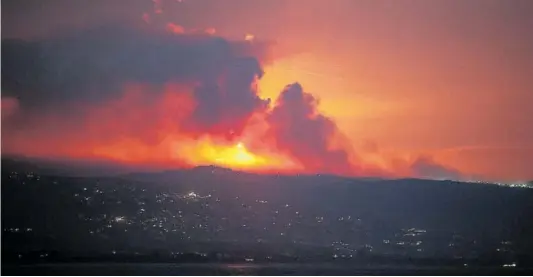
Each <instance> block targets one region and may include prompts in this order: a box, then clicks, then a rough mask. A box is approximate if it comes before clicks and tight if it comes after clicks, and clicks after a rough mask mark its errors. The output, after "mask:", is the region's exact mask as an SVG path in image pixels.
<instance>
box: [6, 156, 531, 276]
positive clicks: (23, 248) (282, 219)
mask: <svg viewBox="0 0 533 277" xmlns="http://www.w3.org/2000/svg"><path fill="white" fill-rule="evenodd" d="M1 169H2V172H1V176H2V180H1V184H2V187H1V189H2V194H1V195H2V199H1V205H2V230H1V231H2V249H1V250H2V274H5V275H22V274H23V275H35V274H38V275H48V274H50V275H205V274H208V275H238V274H243V275H246V274H251V275H323V274H328V275H497V274H505V275H521V274H526V273H531V270H529V269H530V268H531V267H532V266H533V220H531V219H532V218H533V189H531V188H526V187H519V188H513V187H504V186H498V185H490V184H473V183H461V182H456V181H431V180H417V179H404V180H383V179H368V178H366V179H365V178H363V179H361V178H359V179H354V178H343V177H337V176H327V175H307V176H302V175H300V176H281V175H255V174H247V173H242V172H234V171H231V170H227V169H222V168H216V167H199V168H195V169H191V170H181V171H179V170H178V171H166V172H157V173H136V174H120V175H114V176H111V175H108V176H73V175H72V174H68V173H65V172H61V171H50V170H42V168H39V167H34V166H33V165H31V164H26V163H16V162H8V161H5V160H2V168H1ZM243 263H244V264H243Z"/></svg>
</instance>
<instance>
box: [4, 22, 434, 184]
mask: <svg viewBox="0 0 533 277" xmlns="http://www.w3.org/2000/svg"><path fill="white" fill-rule="evenodd" d="M144 19H145V21H147V20H148V19H149V18H148V17H145V18H144ZM169 26H170V25H169ZM167 27H168V26H167ZM171 27H172V28H170V27H168V28H170V29H166V28H162V29H156V28H152V27H151V25H149V24H145V25H143V26H141V27H138V26H137V27H128V26H118V27H117V26H115V27H109V26H104V27H102V28H93V29H88V30H85V31H79V32H76V33H68V34H60V35H58V36H54V37H50V38H47V39H41V40H32V41H21V40H2V58H3V59H2V151H3V153H11V154H25V155H30V156H54V155H55V156H58V157H80V158H94V157H97V158H109V159H113V160H120V161H127V162H135V163H150V164H165V165H169V164H172V165H175V166H184V165H196V164H199V163H203V162H206V160H205V159H202V158H201V157H203V156H202V155H204V156H209V157H211V158H212V157H213V154H212V152H216V150H217V149H214V147H213V145H222V146H235V145H238V144H237V143H240V141H246V142H247V143H249V146H250V148H253V150H254V153H256V154H259V156H260V157H259V158H257V157H252V156H250V154H249V153H246V152H243V150H239V151H240V152H237V154H236V155H237V158H236V159H237V160H238V161H239V162H243V161H249V160H253V161H254V162H256V163H259V164H274V163H276V164H277V165H281V167H286V164H291V165H294V166H295V167H294V168H298V170H304V171H308V172H323V173H339V174H346V175H367V174H371V175H375V174H380V175H383V174H386V173H385V170H384V169H380V168H378V167H377V166H372V165H363V164H361V163H362V162H361V161H360V159H359V158H358V157H357V155H356V154H355V153H354V152H353V151H351V147H349V146H348V145H347V143H344V142H343V135H342V134H341V132H340V131H339V129H338V128H337V126H336V124H335V122H334V121H333V120H332V119H331V118H329V117H327V116H325V115H323V114H321V113H319V112H318V111H317V105H318V100H317V99H316V98H315V97H313V95H311V94H310V93H308V92H305V91H304V90H303V88H302V86H301V85H300V84H298V83H295V84H290V85H288V86H287V87H286V88H285V89H284V90H283V91H282V92H281V94H280V95H279V98H278V99H277V100H276V102H275V103H271V102H270V99H262V98H261V97H260V94H259V91H258V85H257V84H258V82H259V80H260V79H261V77H262V76H263V69H262V65H265V64H268V63H269V62H271V61H272V60H273V59H275V58H276V57H275V56H273V55H272V51H271V44H270V43H265V42H261V41H260V40H257V39H253V40H244V39H243V40H242V41H229V40H226V39H223V38H221V37H216V36H213V35H212V34H214V30H212V31H210V32H192V33H191V32H187V31H186V30H184V29H183V28H181V27H179V26H178V25H171ZM215 159H216V157H215ZM284 159H288V160H289V161H290V162H289V163H284V162H280V160H284ZM209 161H210V160H209ZM424 161H425V160H421V161H419V162H417V163H415V164H413V169H414V171H413V172H416V174H418V173H419V172H420V173H424V172H427V171H428V170H429V171H432V172H434V171H435V170H438V168H437V167H438V165H437V164H436V163H427V162H424ZM389 175H390V174H389Z"/></svg>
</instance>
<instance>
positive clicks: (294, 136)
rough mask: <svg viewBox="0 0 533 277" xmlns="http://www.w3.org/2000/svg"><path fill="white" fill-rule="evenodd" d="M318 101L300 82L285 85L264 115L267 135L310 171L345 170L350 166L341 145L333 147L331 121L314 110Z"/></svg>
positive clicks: (342, 171)
mask: <svg viewBox="0 0 533 277" xmlns="http://www.w3.org/2000/svg"><path fill="white" fill-rule="evenodd" d="M317 105H318V101H317V100H316V99H315V98H314V97H313V95H311V94H310V93H307V92H304V91H303V88H302V86H301V85H300V84H298V83H294V84H291V85H288V86H287V87H286V88H285V89H284V90H283V91H282V92H281V94H280V96H279V98H278V100H277V101H276V104H275V106H274V108H273V109H272V111H271V112H270V113H269V114H268V116H267V122H268V125H269V135H271V136H272V138H273V140H274V142H275V144H276V146H277V148H278V149H280V150H281V151H284V152H286V153H288V154H289V155H290V156H292V157H294V158H295V159H296V160H297V161H298V162H299V163H301V164H302V165H303V166H304V167H305V168H307V169H310V170H312V171H321V170H324V171H326V172H336V173H347V172H350V171H351V170H352V169H353V168H352V166H351V163H350V159H349V158H350V157H349V153H348V151H347V150H346V149H345V148H337V149H335V148H334V145H333V141H332V140H333V139H334V137H335V136H336V135H338V134H339V130H338V128H337V126H336V125H335V122H333V120H331V119H330V118H328V117H326V116H324V115H322V114H320V113H319V112H318V111H317Z"/></svg>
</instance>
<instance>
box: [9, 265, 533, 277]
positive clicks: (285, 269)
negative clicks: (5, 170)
mask: <svg viewBox="0 0 533 277" xmlns="http://www.w3.org/2000/svg"><path fill="white" fill-rule="evenodd" d="M1 273H2V275H178V276H179V275H515V274H519V275H523V274H528V273H531V272H530V270H527V269H522V270H521V269H507V268H435V267H387V266H379V267H378V266H375V267H352V266H339V265H333V264H155V263H154V264H149V263H141V264H106V263H100V264H41V265H2V272H1Z"/></svg>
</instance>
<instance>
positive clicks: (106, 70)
mask: <svg viewBox="0 0 533 277" xmlns="http://www.w3.org/2000/svg"><path fill="white" fill-rule="evenodd" d="M268 50H269V44H268V43H255V42H254V43H247V42H231V41H227V40H225V39H223V38H219V37H213V36H208V35H176V34H172V33H167V32H165V31H164V30H156V29H152V28H151V27H147V26H144V27H143V28H138V27H131V26H126V25H124V24H122V25H116V24H115V25H106V26H102V27H99V28H92V29H87V30H83V31H77V32H70V33H65V34H61V35H56V36H53V37H49V38H46V39H40V40H32V41H23V40H2V57H3V59H2V92H3V96H5V97H15V98H17V99H18V102H19V105H20V108H21V109H22V110H23V111H25V110H31V111H34V110H36V109H37V110H43V109H44V110H46V109H64V108H66V107H68V106H69V105H70V104H72V103H91V104H98V103H100V102H102V101H106V100H109V99H112V98H114V97H120V93H121V92H122V91H121V87H122V86H123V85H124V84H128V83H142V84H149V85H153V86H155V87H157V86H158V85H163V84H165V83H168V82H175V83H183V84H188V85H191V86H192V85H193V84H194V86H195V87H194V89H195V92H194V94H195V95H194V96H195V99H196V100H197V101H198V103H197V104H198V111H197V113H195V114H193V117H192V118H191V121H192V122H195V121H198V123H199V126H206V127H210V126H212V125H216V124H217V123H218V122H219V121H223V122H226V124H228V125H231V124H233V123H232V122H233V121H239V120H240V119H241V118H245V117H247V116H248V115H249V114H250V113H252V112H253V111H255V110H256V109H263V108H264V106H265V102H264V101H262V100H261V99H259V98H258V96H257V94H256V91H255V90H253V89H250V87H251V85H252V84H253V81H254V79H255V78H256V76H257V77H260V76H261V74H262V71H261V67H260V63H259V61H258V60H261V62H266V61H267V59H268V57H267V56H268ZM221 81H222V83H221ZM155 91H157V90H155ZM226 113H227V114H226ZM237 117H238V118H237Z"/></svg>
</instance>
